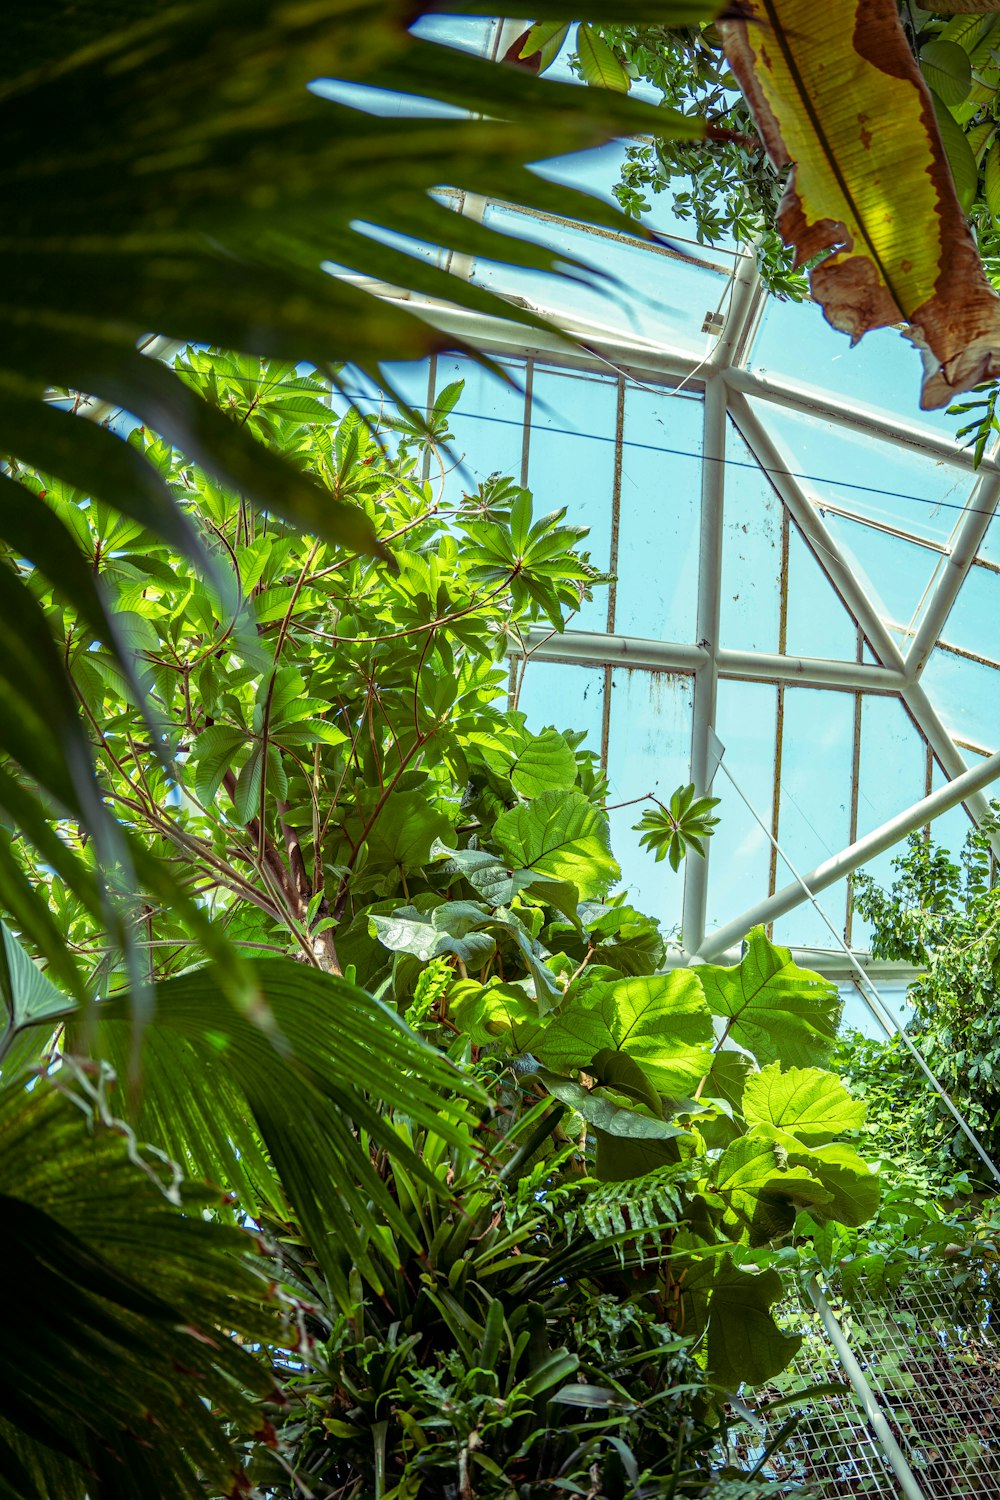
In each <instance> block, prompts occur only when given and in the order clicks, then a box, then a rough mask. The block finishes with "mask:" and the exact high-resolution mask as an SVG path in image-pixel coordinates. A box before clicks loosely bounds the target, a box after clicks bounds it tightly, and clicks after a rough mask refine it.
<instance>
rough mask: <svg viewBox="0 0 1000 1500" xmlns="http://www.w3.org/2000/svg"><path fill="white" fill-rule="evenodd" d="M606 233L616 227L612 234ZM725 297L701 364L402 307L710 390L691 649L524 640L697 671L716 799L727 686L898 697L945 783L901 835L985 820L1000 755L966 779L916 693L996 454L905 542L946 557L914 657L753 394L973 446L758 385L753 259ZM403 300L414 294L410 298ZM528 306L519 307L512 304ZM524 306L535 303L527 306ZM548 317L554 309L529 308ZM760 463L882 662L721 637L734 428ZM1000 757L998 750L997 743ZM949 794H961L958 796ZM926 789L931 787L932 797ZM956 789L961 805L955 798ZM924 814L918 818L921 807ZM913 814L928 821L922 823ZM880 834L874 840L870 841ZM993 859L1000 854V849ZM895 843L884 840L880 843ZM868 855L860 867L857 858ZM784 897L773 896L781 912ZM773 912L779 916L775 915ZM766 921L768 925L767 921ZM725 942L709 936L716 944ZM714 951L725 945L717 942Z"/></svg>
mask: <svg viewBox="0 0 1000 1500" xmlns="http://www.w3.org/2000/svg"><path fill="white" fill-rule="evenodd" d="M605 233H606V231H605ZM368 285H369V286H370V287H371V289H372V290H373V291H374V290H377V291H378V292H380V293H381V294H382V295H389V296H399V295H401V294H400V293H398V292H394V291H393V290H392V289H389V288H385V287H376V286H375V285H374V284H372V283H368ZM728 290H729V296H728V311H727V312H726V316H725V321H724V324H723V327H722V330H721V332H720V334H719V335H718V337H717V340H716V342H715V346H714V348H713V349H712V350H711V352H710V353H709V354H708V355H707V356H706V357H704V358H700V359H699V358H698V357H697V356H696V355H694V354H692V353H691V351H690V350H685V349H682V348H679V347H677V348H670V347H667V346H666V345H663V344H653V343H651V342H644V341H642V340H640V339H636V338H634V337H621V336H619V335H617V334H614V333H613V332H612V331H611V330H609V329H606V328H596V327H592V326H588V325H584V324H582V323H580V322H574V321H572V320H567V319H565V318H563V317H559V319H558V321H559V324H560V326H561V328H562V329H563V330H564V333H563V334H562V335H560V334H558V333H555V332H549V331H545V330H538V329H534V328H529V327H527V326H525V325H522V324H518V323H517V322H515V321H507V320H506V319H502V318H496V317H485V316H482V315H479V314H474V313H469V312H465V311H461V310H456V309H455V308H451V307H446V306H444V305H441V304H433V303H431V302H429V301H425V300H423V299H420V298H417V297H413V296H406V300H407V301H409V302H410V304H411V306H412V309H413V311H414V312H415V313H417V314H419V315H420V316H422V317H424V318H426V319H427V320H428V321H429V322H431V323H433V324H434V325H435V326H436V327H437V328H439V329H440V330H441V331H442V332H445V333H447V334H450V335H453V336H455V337H456V338H457V339H458V340H460V341H461V342H462V343H464V344H465V345H467V346H471V347H473V348H476V349H480V350H483V351H484V352H487V353H489V354H493V355H508V356H511V357H514V358H522V359H523V358H529V359H531V358H534V359H540V360H542V361H544V362H545V363H547V364H550V365H556V366H564V367H569V368H579V369H581V370H587V371H591V372H602V371H603V372H608V371H609V370H610V371H614V372H616V373H620V374H624V375H625V376H626V377H630V378H634V379H636V380H638V381H641V382H656V383H661V384H663V386H664V388H665V389H669V388H670V387H672V386H676V385H683V386H685V387H686V388H687V389H690V390H699V391H701V392H702V393H703V395H704V402H705V428H704V450H703V452H704V462H703V469H702V492H701V553H700V562H699V575H698V596H697V632H696V639H695V640H694V641H687V642H685V641H660V640H648V639H640V638H637V637H630V636H624V635H621V634H607V635H605V634H596V633H593V632H587V631H575V630H567V631H566V632H565V633H564V634H562V635H559V636H550V635H548V634H547V633H546V632H544V631H542V630H539V631H536V632H533V633H532V634H530V635H529V636H528V637H527V639H526V645H527V647H528V649H529V650H530V652H531V654H532V656H533V657H537V658H538V659H540V660H550V661H566V662H579V663H586V664H589V665H611V664H625V663H627V664H628V665H630V666H643V667H652V668H666V669H668V670H669V669H674V670H678V671H682V672H685V673H690V674H692V677H693V684H694V690H693V699H694V714H693V727H692V741H691V776H692V780H693V781H694V782H695V785H696V786H697V787H698V789H699V791H704V790H707V788H708V783H709V780H710V759H711V756H710V748H709V747H710V744H711V737H712V736H711V731H712V730H713V728H714V720H715V711H716V699H717V687H718V682H719V680H720V678H726V677H739V678H748V679H751V680H755V681H766V682H772V683H775V684H777V685H779V687H780V685H782V684H798V685H800V686H812V687H826V688H841V689H847V690H854V691H855V692H867V693H871V692H878V693H887V694H893V695H895V696H898V697H899V699H900V700H901V701H902V702H903V704H904V705H905V706H906V708H907V710H908V712H909V715H910V717H911V719H912V720H913V722H914V724H915V725H916V727H917V729H918V730H919V732H920V734H921V735H922V737H923V739H924V741H925V742H926V745H927V746H928V747H929V751H930V753H931V754H932V755H933V758H934V760H936V762H937V763H938V765H939V766H940V768H941V770H942V771H943V772H944V774H945V776H946V777H947V778H948V785H946V786H945V787H944V788H942V789H941V792H940V794H938V798H939V800H937V801H935V800H934V799H931V800H930V802H927V799H924V800H923V801H922V802H921V803H918V804H916V806H915V808H911V809H901V810H900V814H899V816H898V818H896V819H893V820H892V823H893V825H894V826H896V825H898V828H899V832H898V833H897V834H896V837H897V838H899V837H902V835H903V833H905V832H906V831H907V830H908V829H909V828H910V827H919V826H921V824H922V822H925V821H927V819H928V818H930V817H932V816H934V815H935V814H936V812H938V811H943V810H944V808H945V807H950V806H954V805H955V803H956V801H957V800H959V799H961V800H962V801H963V802H964V805H965V807H966V810H967V812H968V813H969V815H970V817H971V818H972V819H973V820H974V821H975V822H977V823H982V821H983V820H984V818H985V816H986V814H987V813H988V811H989V802H988V799H987V797H986V795H985V793H984V790H983V789H984V788H985V787H986V786H988V785H989V784H990V783H991V782H992V781H993V780H994V779H995V778H996V777H997V776H1000V760H997V759H996V758H995V757H994V758H992V759H991V760H990V761H989V762H987V763H986V764H985V765H983V766H977V768H976V769H977V772H978V773H979V774H974V775H970V774H969V766H968V764H967V763H966V761H965V759H964V757H963V755H962V753H961V750H960V749H959V747H958V745H957V744H956V742H955V739H954V737H953V736H952V735H951V734H950V733H949V731H948V729H947V727H946V726H945V725H944V723H943V722H942V720H941V718H940V716H939V715H938V713H937V711H936V709H935V707H934V705H933V703H932V702H931V700H930V699H929V697H928V695H927V693H926V692H925V690H924V688H923V686H922V684H921V674H922V672H923V670H924V668H925V666H926V665H927V662H928V660H929V659H930V655H931V652H932V650H933V648H934V646H935V645H936V644H937V643H938V642H939V641H940V639H941V633H942V631H943V630H944V629H945V627H946V625H947V620H948V616H949V614H950V612H951V609H952V607H953V605H954V603H955V600H956V598H957V597H958V594H959V591H960V589H961V587H962V585H963V583H964V582H965V580H966V578H967V577H968V575H969V572H970V570H971V569H972V568H973V567H974V566H976V565H985V564H983V563H982V560H981V559H979V558H978V557H977V554H978V551H979V548H980V547H981V544H982V542H983V539H984V537H985V535H986V531H987V529H988V527H989V524H990V521H991V519H992V517H993V515H994V514H995V512H996V510H997V508H998V505H1000V454H998V453H997V452H996V451H992V452H988V453H987V455H986V456H985V458H984V459H983V462H982V464H981V466H980V472H979V477H978V480H977V481H976V483H975V487H974V488H972V490H971V494H970V497H969V500H968V501H967V504H966V506H965V509H964V512H963V513H962V515H961V517H960V519H959V522H958V524H957V525H956V527H955V529H954V531H953V534H952V537H951V538H950V540H949V542H948V543H947V544H945V545H943V546H942V545H941V544H938V543H932V544H928V541H927V538H925V537H921V536H918V535H916V534H912V535H911V534H909V533H906V532H903V531H901V532H900V534H901V535H902V536H904V537H906V539H908V540H912V541H913V542H915V543H917V544H919V545H923V546H928V545H930V547H931V549H932V550H934V551H936V552H938V553H939V555H940V562H939V564H938V568H937V573H936V578H935V581H934V584H933V587H932V590H931V591H930V593H929V595H928V597H927V598H926V600H925V607H924V612H923V616H922V618H921V620H920V622H919V624H918V625H917V628H916V630H915V633H914V634H913V637H912V640H911V642H910V644H909V648H908V649H907V650H906V651H905V653H904V651H903V650H901V648H900V647H899V646H898V645H897V643H896V640H895V638H894V637H893V635H892V633H891V631H890V629H889V628H888V625H887V623H886V621H885V620H883V619H882V618H881V617H880V615H879V612H878V610H877V608H876V606H875V604H874V603H873V601H872V600H871V598H870V597H869V595H868V594H867V592H866V590H865V587H864V585H863V583H862V582H861V581H860V580H859V579H858V578H857V576H856V575H855V573H854V571H853V569H852V566H851V563H850V561H849V559H848V558H847V557H846V556H845V554H844V552H843V549H842V548H841V546H840V545H839V543H838V541H837V539H836V537H835V536H834V534H833V532H832V531H831V529H830V527H829V526H828V524H827V521H826V519H825V515H824V513H823V511H822V510H821V508H820V507H819V506H818V505H817V503H816V502H815V501H814V500H813V498H812V497H811V495H810V494H809V493H808V488H807V486H806V485H804V484H803V483H802V482H800V481H799V480H798V479H797V478H795V476H794V467H795V466H794V464H793V463H792V461H791V460H790V459H789V457H788V456H787V455H786V454H785V453H784V452H783V451H782V450H781V447H780V445H779V444H778V443H777V442H776V441H775V439H774V437H773V436H772V434H771V433H770V432H769V431H768V430H767V425H766V423H765V421H764V420H763V418H762V416H761V414H760V411H759V410H755V409H754V408H753V407H751V404H750V398H758V399H760V400H763V401H766V402H768V403H773V404H776V405H779V406H783V407H786V408H788V409H790V410H794V411H800V412H805V413H807V414H808V415H810V416H812V417H816V418H820V419H823V420H826V421H829V422H833V423H835V424H838V425H840V426H842V427H844V428H845V429H848V430H851V431H855V432H859V433H862V434H865V435H868V436H878V437H879V438H881V439H883V440H885V439H889V440H891V441H893V442H894V443H899V444H902V445H904V446H906V447H908V448H910V449H912V450H914V451H915V452H918V453H921V454H923V455H925V456H927V457H929V458H932V459H934V460H936V461H937V462H939V463H941V462H943V463H946V464H948V465H949V466H950V467H951V468H952V469H954V470H957V471H959V472H962V471H965V472H967V473H968V474H969V476H970V485H971V482H972V476H973V470H974V465H973V460H972V456H971V454H970V453H969V451H968V450H966V449H962V448H960V447H959V446H958V445H957V444H955V443H953V442H949V441H948V440H947V439H946V438H944V437H942V436H941V435H939V434H937V433H934V432H932V431H928V430H925V429H923V428H921V427H919V426H918V425H916V424H914V423H906V422H902V421H899V420H897V419H896V418H895V417H893V416H891V415H890V414H887V413H882V412H879V411H877V410H875V409H872V408H865V407H863V406H861V405H857V404H851V403H848V402H846V401H843V400H841V399H839V398H836V397H833V396H829V395H827V394H825V393H823V392H821V391H818V390H812V389H809V388H807V387H805V386H802V385H799V384H798V383H796V382H794V381H790V380H783V379H778V378H776V377H774V376H772V375H763V374H759V373H758V372H756V371H755V370H752V369H750V368H748V366H747V363H746V359H747V353H748V349H749V345H750V342H751V339H752V335H753V331H754V329H755V326H756V324H757V322H758V321H759V318H760V315H761V311H762V306H763V302H764V296H765V294H764V293H763V291H762V288H761V285H760V282H759V278H758V277H757V274H756V271H755V269H754V265H753V261H752V258H751V257H749V256H746V255H741V256H738V257H737V258H736V262H735V269H734V272H733V276H732V278H731V284H730V287H729V289H728ZM402 295H404V296H405V295H406V294H402ZM512 300H514V301H516V302H520V301H521V299H512ZM522 305H525V304H523V303H522ZM532 310H533V311H535V310H537V311H539V312H542V313H544V309H532ZM729 419H731V420H732V422H733V424H734V426H735V428H736V429H737V431H738V432H739V433H740V435H741V436H742V438H743V440H744V442H745V443H746V444H747V447H748V448H749V450H750V452H751V454H752V455H753V456H754V457H755V458H756V460H757V462H758V463H759V464H760V465H761V468H762V469H763V470H764V472H765V474H766V475H767V478H768V480H769V482H770V483H771V485H772V487H773V488H774V490H775V492H776V493H777V494H778V496H779V497H780V499H781V501H782V504H783V506H784V507H785V510H786V511H787V513H788V514H789V516H790V517H791V518H792V519H793V521H794V522H795V525H796V527H797V528H798V531H799V532H800V534H801V535H802V537H803V538H804V540H805V542H806V544H807V545H808V546H809V548H810V551H811V552H812V554H813V556H814V557H815V559H816V561H817V563H818V564H819V566H820V568H821V569H822V571H823V573H824V574H825V576H826V578H827V579H828V580H829V582H830V583H831V584H832V586H833V588H834V589H835V591H836V593H837V594H838V596H839V597H840V599H841V601H842V602H843V604H844V606H845V608H846V610H847V611H848V614H849V616H850V617H851V618H852V619H853V621H854V622H855V624H856V626H857V628H858V631H859V639H861V638H863V639H864V640H865V641H866V642H867V644H868V646H869V647H870V649H871V652H872V653H873V654H874V656H875V658H876V660H875V661H874V662H871V661H856V662H848V661H838V660H833V659H822V658H807V657H796V656H788V655H779V654H777V653H768V652H758V651H745V650H733V649H732V648H727V647H724V646H722V644H721V642H720V640H719V599H720V586H721V576H722V573H721V570H722V541H723V515H724V506H725V488H726V486H725V462H724V460H725V456H726V435H727V425H728V420H729ZM854 519H855V520H857V521H859V522H860V523H861V524H872V523H871V521H870V520H869V518H866V517H864V516H861V515H858V516H855V517H854ZM989 748H996V747H989ZM951 783H957V785H956V786H955V787H954V788H953V787H951V785H950V784H951ZM928 790H929V788H928ZM953 792H955V793H957V795H953ZM917 808H919V809H920V812H919V813H918V812H917V810H916V809H917ZM914 816H916V817H917V822H916V823H913V822H912V818H913V817H914ZM880 834H881V830H876V833H875V834H874V835H872V836H871V838H872V839H875V837H876V835H880ZM994 842H995V848H996V851H997V853H998V855H1000V839H996V840H995V841H994ZM884 847H886V846H885V844H883V843H880V844H879V848H884ZM874 852H875V850H874V848H873V845H872V842H871V841H870V840H869V839H866V838H864V837H860V838H858V837H856V838H854V839H853V840H852V844H851V846H850V847H849V848H848V849H847V850H843V851H841V852H840V853H839V854H836V855H834V856H833V858H832V859H831V860H830V861H828V862H827V864H829V865H830V866H831V867H832V868H836V869H837V870H838V875H837V876H836V877H834V878H840V877H841V876H842V875H844V874H846V873H848V872H849V870H851V869H853V868H856V866H857V864H858V863H860V862H861V861H862V860H863V859H866V858H870V857H871V856H872V854H873V853H874ZM856 853H857V854H858V855H859V857H858V858H857V859H855V858H853V856H854V855H855V854H856ZM710 860H711V844H710V843H709V846H708V858H707V859H706V860H689V861H688V862H687V868H686V872H685V884H684V913H683V924H682V926H683V935H684V947H685V951H686V952H687V953H688V954H690V955H694V954H697V953H698V952H699V951H700V950H702V949H703V945H704V942H705V937H706V933H705V918H706V891H707V881H708V871H709V867H710ZM777 899H778V897H777V895H774V896H772V897H771V898H769V903H761V904H760V906H761V907H767V909H768V910H769V911H770V906H772V905H774V902H775V901H776V900H777ZM803 899H804V898H803V896H802V893H801V891H799V890H797V891H796V892H795V896H794V899H793V897H792V893H791V891H790V890H789V891H786V892H781V893H780V901H781V909H782V911H787V910H789V909H791V907H792V906H793V905H795V904H797V902H798V901H801V900H803ZM759 911H760V907H758V908H753V909H751V910H750V911H747V912H745V913H742V914H741V915H739V916H736V917H734V918H733V919H732V921H729V922H727V923H726V924H725V927H724V928H723V929H720V933H721V932H724V933H725V934H726V937H727V939H728V938H729V937H730V936H731V935H732V933H733V932H734V931H735V929H736V928H737V927H739V926H740V925H742V924H746V925H747V926H748V925H750V922H751V920H752V919H753V918H755V917H757V916H758V915H759ZM775 914H776V912H775ZM764 919H765V920H768V919H769V918H767V917H765V918H764ZM716 936H717V934H713V938H715V937H716ZM712 946H713V948H714V947H715V946H716V944H715V943H714V942H713V944H712Z"/></svg>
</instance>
